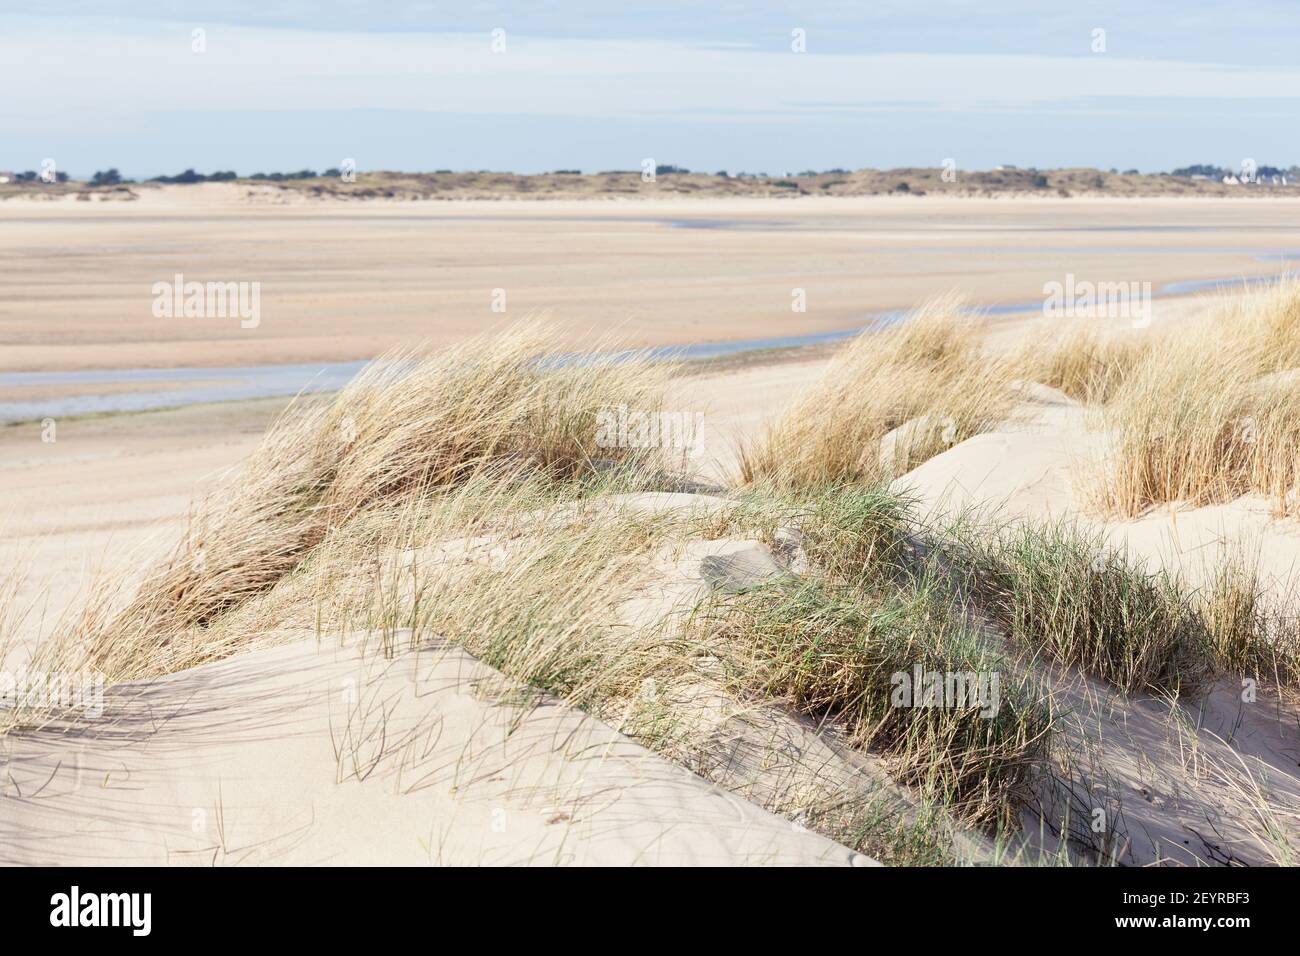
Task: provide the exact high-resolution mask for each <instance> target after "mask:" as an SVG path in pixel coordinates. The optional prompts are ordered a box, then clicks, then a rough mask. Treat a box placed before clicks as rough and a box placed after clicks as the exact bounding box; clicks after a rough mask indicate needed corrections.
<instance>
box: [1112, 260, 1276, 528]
mask: <svg viewBox="0 0 1300 956" xmlns="http://www.w3.org/2000/svg"><path fill="white" fill-rule="evenodd" d="M1105 425H1106V427H1107V428H1108V429H1110V430H1111V431H1112V432H1113V435H1114V441H1113V447H1112V449H1111V452H1110V454H1109V455H1108V457H1107V460H1106V461H1105V462H1104V463H1102V466H1101V469H1100V472H1099V474H1098V475H1096V476H1094V477H1093V478H1092V480H1091V487H1090V488H1089V489H1088V490H1089V491H1090V493H1091V497H1092V499H1093V500H1094V501H1095V502H1096V503H1097V504H1098V505H1099V506H1100V507H1102V508H1103V509H1104V510H1106V511H1110V512H1116V513H1118V514H1120V515H1124V516H1130V517H1131V516H1136V515H1139V514H1141V513H1142V512H1144V511H1145V510H1146V509H1148V508H1149V507H1151V506H1152V505H1155V504H1159V503H1162V502H1185V503H1188V504H1192V505H1204V504H1211V503H1216V502H1224V501H1230V500H1232V499H1234V498H1238V497H1240V496H1242V495H1245V494H1257V495H1262V496H1264V497H1266V498H1267V499H1268V500H1269V501H1270V503H1271V506H1272V507H1273V509H1274V511H1275V512H1276V513H1278V514H1280V515H1294V514H1296V513H1298V509H1300V283H1297V282H1295V281H1286V282H1281V283H1279V284H1277V285H1276V286H1273V287H1270V288H1266V289H1263V290H1259V291H1254V292H1250V293H1244V294H1242V295H1241V296H1238V297H1235V298H1233V299H1230V300H1228V301H1227V302H1226V303H1225V304H1224V305H1223V306H1222V307H1221V308H1220V309H1219V310H1218V311H1217V312H1216V313H1215V314H1214V315H1212V316H1210V317H1209V318H1207V319H1206V320H1204V321H1199V322H1196V323H1191V324H1189V325H1187V326H1186V327H1183V328H1179V329H1176V330H1172V331H1170V332H1169V333H1167V334H1166V335H1165V336H1163V337H1162V340H1161V346H1160V348H1159V349H1156V350H1153V351H1152V352H1150V353H1149V354H1148V355H1147V356H1146V357H1145V358H1144V359H1143V360H1141V361H1140V362H1138V364H1137V365H1136V366H1135V367H1134V368H1133V369H1132V370H1131V372H1130V373H1129V374H1128V375H1127V377H1126V378H1125V380H1124V382H1123V384H1122V385H1121V386H1120V387H1119V388H1118V389H1117V390H1115V392H1114V394H1113V396H1112V398H1111V400H1110V402H1109V403H1108V405H1107V408H1106V414H1105Z"/></svg>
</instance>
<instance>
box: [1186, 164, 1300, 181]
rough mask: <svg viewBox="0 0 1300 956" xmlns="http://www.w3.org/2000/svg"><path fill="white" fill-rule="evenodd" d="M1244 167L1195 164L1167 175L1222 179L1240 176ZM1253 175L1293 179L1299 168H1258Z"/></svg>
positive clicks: (1298, 172) (1299, 170)
mask: <svg viewBox="0 0 1300 956" xmlns="http://www.w3.org/2000/svg"><path fill="white" fill-rule="evenodd" d="M1245 171H1246V170H1245V167H1244V165H1243V166H1242V167H1238V168H1237V169H1225V168H1224V167H1222V166H1215V165H1213V164H1212V163H1197V164H1195V165H1194V166H1183V167H1182V168H1181V169H1175V170H1174V171H1173V172H1171V173H1169V174H1168V175H1170V176H1202V177H1205V178H1206V179H1220V180H1221V179H1223V178H1224V177H1225V176H1240V175H1241V174H1242V173H1243V172H1245ZM1255 175H1256V176H1259V177H1271V176H1288V177H1290V178H1292V179H1294V178H1295V177H1297V176H1300V166H1291V167H1290V168H1287V169H1282V168H1281V167H1278V166H1258V167H1256V168H1255Z"/></svg>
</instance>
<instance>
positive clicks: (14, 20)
mask: <svg viewBox="0 0 1300 956" xmlns="http://www.w3.org/2000/svg"><path fill="white" fill-rule="evenodd" d="M1083 7H1085V5H1083V4H1079V3H1077V2H1071V3H1060V2H1055V0H1034V2H1030V0H1003V2H999V0H982V2H978V3H976V2H967V0H857V2H830V3H811V2H800V3H782V2H750V3H729V2H722V3H712V4H708V3H699V2H690V3H688V2H682V0H658V2H655V3H643V2H641V0H573V2H549V0H531V2H523V0H520V2H499V3H475V2H473V0H460V2H444V0H390V2H385V3H368V2H361V0H351V2H347V0H337V2H329V3H300V2H276V0H269V2H268V0H261V2H247V0H222V2H208V0H173V2H160V0H134V2H132V3H129V4H127V3H107V2H101V0H81V2H75V0H74V2H47V3H43V4H41V5H39V6H38V5H35V4H32V3H31V2H30V0H23V2H11V0H0V169H16V170H26V169H39V168H40V167H41V163H42V161H43V160H45V159H47V158H49V159H53V160H54V161H55V164H56V166H57V168H59V169H61V170H64V171H66V172H68V173H70V174H71V175H72V176H74V177H78V178H79V177H85V176H89V175H90V174H91V173H93V172H94V171H96V170H99V169H107V168H109V167H116V168H118V169H119V170H121V172H122V174H123V175H126V176H131V177H135V178H146V177H149V176H154V175H159V174H171V173H176V172H179V171H181V170H183V169H185V168H195V169H197V170H199V171H200V172H211V171H214V170H218V169H222V170H225V169H233V170H235V171H236V172H239V173H241V174H244V175H247V174H250V173H253V172H270V171H275V170H283V171H288V170H297V169H302V168H304V167H309V168H314V169H320V170H323V169H326V168H329V167H332V166H338V165H340V164H341V163H342V162H343V161H344V160H345V159H352V160H354V161H355V164H356V168H357V169H359V170H366V169H402V170H434V169H457V170H460V169H493V170H510V171H516V172H525V173H529V172H541V171H545V170H552V169H561V168H563V169H575V168H576V169H582V170H584V171H589V172H590V171H599V170H607V169H639V168H640V167H641V165H642V163H643V162H644V160H646V159H652V160H654V161H655V162H656V163H659V164H665V163H673V164H676V165H679V166H685V167H688V168H691V169H698V170H705V171H708V172H714V171H717V170H721V169H726V170H729V171H730V172H733V173H735V172H740V171H747V172H768V173H773V174H781V173H786V172H799V171H802V170H805V169H826V168H832V167H842V168H861V167H868V166H869V167H879V168H888V167H897V166H939V165H941V164H943V163H944V161H945V160H949V159H951V160H952V161H953V162H954V163H955V164H956V166H957V168H959V169H987V168H990V167H992V166H995V165H998V164H1004V163H1009V164H1015V165H1019V166H1036V167H1039V168H1053V167H1064V166H1095V167H1100V168H1112V167H1114V168H1120V169H1129V168H1138V169H1142V170H1144V171H1158V170H1168V169H1172V168H1175V167H1178V166H1185V165H1189V164H1192V163H1213V164H1216V165H1220V166H1225V167H1236V166H1239V165H1240V164H1241V163H1242V161H1243V160H1245V159H1252V160H1254V161H1255V162H1256V163H1257V164H1259V165H1265V164H1268V165H1279V166H1290V165H1292V164H1293V163H1300V57H1297V55H1296V51H1297V50H1300V3H1296V2H1295V0H1287V2H1276V0H1253V2H1252V3H1251V4H1250V5H1248V6H1242V7H1228V6H1225V5H1224V4H1222V3H1221V2H1213V3H1212V2H1203V0H1183V2H1179V3H1170V2H1165V0H1149V2H1145V3H1142V4H1140V5H1139V4H1134V3H1132V2H1131V0H1129V2H1125V3H1119V2H1112V0H1096V2H1090V3H1089V4H1087V5H1086V9H1083ZM196 31H201V33H196Z"/></svg>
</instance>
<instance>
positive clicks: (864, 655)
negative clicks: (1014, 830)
mask: <svg viewBox="0 0 1300 956" xmlns="http://www.w3.org/2000/svg"><path fill="white" fill-rule="evenodd" d="M868 595H869V596H868ZM694 627H695V629H696V633H697V634H699V637H700V640H701V642H702V643H703V644H704V646H706V647H708V648H710V649H712V650H713V651H714V652H715V653H716V654H717V655H718V656H719V657H720V658H721V659H722V660H723V662H724V666H725V668H726V674H727V677H726V679H727V681H728V684H729V685H730V686H731V687H732V688H733V689H734V691H735V692H736V693H737V694H740V695H742V696H747V697H753V698H757V699H761V700H775V701H779V702H781V703H783V704H785V705H786V706H788V707H791V708H792V709H794V710H795V711H796V712H798V713H801V714H804V715H807V716H809V717H811V718H814V719H818V720H826V719H833V720H835V721H836V722H837V723H839V724H841V725H842V726H844V728H845V729H846V731H847V733H848V735H849V738H850V740H851V741H852V742H853V744H854V745H855V746H858V747H861V748H863V749H870V750H873V751H878V752H882V753H884V754H886V755H887V757H888V759H889V764H890V767H891V771H892V772H893V773H894V774H895V775H896V776H897V778H898V779H900V780H903V781H905V782H907V783H909V784H911V785H913V786H914V787H916V788H917V789H918V791H919V792H921V793H922V794H923V795H924V796H927V797H929V798H932V799H939V800H941V801H942V803H943V805H944V806H946V807H948V808H950V809H952V810H953V811H954V812H956V813H958V814H959V815H960V816H962V818H963V819H966V820H968V821H972V822H975V823H991V822H1000V823H1004V824H1005V823H1008V822H1010V819H1011V815H1012V813H1013V811H1014V809H1015V807H1016V806H1017V805H1018V803H1017V802H1018V800H1019V799H1021V798H1023V797H1024V795H1025V790H1026V788H1027V785H1028V782H1029V781H1030V780H1031V779H1032V776H1033V771H1034V770H1035V769H1037V768H1038V767H1039V766H1040V763H1041V761H1042V760H1043V755H1044V753H1045V751H1046V747H1047V737H1048V731H1049V728H1050V726H1051V716H1050V712H1049V710H1048V708H1047V707H1046V706H1045V705H1044V704H1043V703H1042V702H1041V701H1040V700H1039V699H1038V698H1037V697H1036V696H1035V695H1034V694H1033V693H1032V692H1031V691H1030V690H1029V689H1027V688H1026V687H1024V686H1020V685H1019V684H1017V682H1016V678H1015V677H1014V676H1013V672H1012V671H1011V670H1009V669H1008V668H1007V667H1006V665H1005V662H1004V661H1002V660H1001V659H1000V658H998V657H996V656H995V655H993V654H992V653H990V652H989V651H988V650H987V649H986V648H983V647H982V646H981V644H980V641H979V639H978V638H977V636H975V635H974V634H972V633H970V632H969V631H967V630H965V629H963V628H962V627H961V626H960V625H959V624H958V623H957V622H956V621H955V620H954V619H953V618H952V616H951V615H950V614H948V613H946V612H945V611H944V610H943V607H942V603H941V601H939V600H937V599H936V597H935V595H934V594H932V593H930V592H929V591H928V590H926V589H923V588H922V589H909V590H907V591H901V590H900V591H883V592H876V593H874V594H870V593H869V592H863V591H861V590H853V591H839V590H837V589H834V588H830V587H826V586H824V585H820V584H818V583H817V582H815V581H813V582H807V581H806V582H800V583H798V584H773V585H766V586H764V587H760V588H756V589H754V590H752V591H748V592H745V593H744V594H741V595H733V596H727V597H722V598H719V599H717V600H715V601H713V602H711V603H710V604H709V605H708V606H707V607H705V608H703V609H702V610H701V612H700V614H699V616H698V617H697V619H696V621H695V622H694ZM916 668H919V669H920V671H921V672H922V673H930V672H938V673H940V674H943V675H945V676H947V675H956V674H961V675H970V677H971V678H972V680H973V679H975V677H976V676H977V675H978V676H979V677H981V678H988V679H989V680H990V681H993V680H996V681H997V686H998V695H999V696H1000V706H998V707H997V708H996V711H995V712H992V713H990V712H989V710H988V709H983V710H982V709H981V708H980V707H979V706H977V705H976V704H975V702H974V699H973V696H972V697H971V698H969V699H968V698H965V697H963V699H962V700H961V701H957V702H955V703H954V702H953V701H940V702H938V703H933V702H932V704H931V705H928V706H927V705H924V704H922V703H920V702H915V701H914V700H913V699H912V698H906V700H905V702H904V703H901V704H900V703H899V700H900V698H896V697H895V691H896V689H897V688H898V687H899V686H901V680H900V677H899V675H905V676H906V678H907V679H908V680H910V679H911V678H912V676H913V674H914V672H915V669H916ZM962 679H963V680H965V679H966V678H965V676H963V678H962ZM919 693H920V690H919V688H918V689H917V694H918V695H919Z"/></svg>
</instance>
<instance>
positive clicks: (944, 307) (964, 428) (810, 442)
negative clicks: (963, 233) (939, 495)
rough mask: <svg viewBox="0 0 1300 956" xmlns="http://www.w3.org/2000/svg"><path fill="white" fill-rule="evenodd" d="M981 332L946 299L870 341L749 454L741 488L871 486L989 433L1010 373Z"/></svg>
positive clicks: (841, 358)
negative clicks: (989, 351) (986, 350)
mask: <svg viewBox="0 0 1300 956" xmlns="http://www.w3.org/2000/svg"><path fill="white" fill-rule="evenodd" d="M982 330H983V322H982V320H980V319H978V318H976V317H973V316H971V315H969V314H968V313H966V312H965V311H963V309H962V302H961V300H960V299H958V298H956V297H953V296H946V297H942V298H939V299H934V300H932V301H930V302H928V303H926V304H925V305H923V306H921V307H920V308H919V309H917V310H916V312H914V313H913V314H912V315H910V316H909V317H908V318H907V319H906V320H905V321H903V322H901V323H900V324H899V325H897V326H894V327H891V328H888V329H884V330H880V331H868V332H864V333H863V334H862V335H860V336H858V337H857V338H856V339H854V340H853V341H852V342H851V343H850V344H848V345H847V346H846V347H845V348H843V349H842V350H840V351H839V352H838V353H837V354H836V356H835V358H834V359H833V360H832V361H831V365H830V367H829V368H828V369H827V371H826V374H825V375H824V376H823V377H822V379H821V380H820V381H818V382H817V383H816V384H815V385H813V386H812V387H811V388H810V389H809V390H807V391H806V392H805V393H804V394H802V395H801V396H800V397H799V398H798V399H797V400H796V401H795V402H794V404H793V406H792V407H791V408H790V409H789V411H787V412H786V413H785V414H784V415H782V416H781V418H780V419H778V420H777V421H776V422H775V423H774V424H773V425H772V426H771V427H770V428H769V429H768V432H767V434H766V435H765V436H764V437H763V438H762V439H761V440H760V441H757V442H755V443H752V444H750V445H748V446H746V447H743V448H742V449H741V451H740V461H741V479H742V480H743V481H744V482H745V483H766V484H769V485H772V486H776V487H780V488H798V487H816V486H826V485H835V484H844V483H848V482H863V483H870V482H873V481H875V480H877V479H879V478H881V477H882V476H889V475H893V474H901V473H903V472H905V471H908V470H910V469H911V468H914V467H916V466H917V465H919V464H921V463H922V462H924V461H925V460H926V459H928V458H931V457H933V456H934V455H936V454H938V453H939V452H940V451H943V450H944V449H945V448H948V447H950V446H951V445H953V444H955V443H957V442H960V441H964V440H965V439H967V438H969V437H971V436H972V435H976V434H979V433H980V432H982V431H986V430H988V429H989V428H990V427H992V426H993V425H995V424H996V423H998V422H999V421H1002V420H1003V419H1004V418H1005V417H1006V415H1007V413H1008V411H1009V409H1010V406H1011V399H1010V394H1009V390H1008V385H1009V383H1010V369H1009V367H1008V366H1006V365H1005V363H1002V362H999V361H997V360H994V359H992V358H989V357H987V356H986V355H984V354H983V352H982V351H981V337H982ZM900 426H906V427H905V428H901V427H900ZM894 429H899V431H898V432H897V433H895V434H894V435H893V436H891V439H890V440H888V441H887V442H886V443H885V446H884V447H883V448H882V439H884V438H885V437H886V435H889V434H890V433H891V432H893V431H894Z"/></svg>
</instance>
